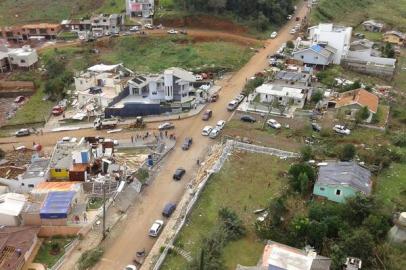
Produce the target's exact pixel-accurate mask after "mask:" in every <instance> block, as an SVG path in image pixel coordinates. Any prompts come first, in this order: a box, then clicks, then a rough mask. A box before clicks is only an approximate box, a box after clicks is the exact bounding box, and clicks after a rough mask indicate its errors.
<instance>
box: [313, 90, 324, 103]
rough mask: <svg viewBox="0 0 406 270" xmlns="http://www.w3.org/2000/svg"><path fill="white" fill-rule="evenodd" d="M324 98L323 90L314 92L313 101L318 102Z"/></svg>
mask: <svg viewBox="0 0 406 270" xmlns="http://www.w3.org/2000/svg"><path fill="white" fill-rule="evenodd" d="M322 99H323V92H322V91H320V90H317V91H316V92H314V93H313V95H312V102H314V103H317V102H319V101H320V100H322Z"/></svg>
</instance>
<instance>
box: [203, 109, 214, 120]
mask: <svg viewBox="0 0 406 270" xmlns="http://www.w3.org/2000/svg"><path fill="white" fill-rule="evenodd" d="M212 116H213V111H212V110H206V111H205V112H204V113H203V115H202V120H203V121H207V120H209V119H210V118H211V117H212Z"/></svg>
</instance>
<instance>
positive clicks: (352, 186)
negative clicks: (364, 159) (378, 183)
mask: <svg viewBox="0 0 406 270" xmlns="http://www.w3.org/2000/svg"><path fill="white" fill-rule="evenodd" d="M371 190H372V180H371V172H370V171H369V170H368V169H366V168H364V167H362V166H360V165H358V164H357V163H356V162H353V161H350V162H347V161H345V162H343V161H328V162H326V163H325V164H323V165H321V166H320V168H319V174H318V177H317V180H316V183H315V184H314V188H313V194H314V195H316V196H320V197H324V198H326V199H328V200H330V201H334V202H338V203H342V202H344V201H345V200H346V199H347V198H349V197H353V196H355V195H356V193H358V192H360V193H363V194H365V195H369V194H371Z"/></svg>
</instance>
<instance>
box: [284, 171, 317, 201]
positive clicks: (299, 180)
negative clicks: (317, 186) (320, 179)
mask: <svg viewBox="0 0 406 270" xmlns="http://www.w3.org/2000/svg"><path fill="white" fill-rule="evenodd" d="M289 174H290V176H291V181H290V184H291V187H292V189H293V190H294V191H297V192H300V193H301V194H302V195H306V194H307V191H308V189H309V186H310V185H313V184H314V180H315V178H316V173H315V171H314V169H313V168H312V167H311V166H310V165H309V164H307V163H297V164H293V165H292V166H291V167H290V169H289Z"/></svg>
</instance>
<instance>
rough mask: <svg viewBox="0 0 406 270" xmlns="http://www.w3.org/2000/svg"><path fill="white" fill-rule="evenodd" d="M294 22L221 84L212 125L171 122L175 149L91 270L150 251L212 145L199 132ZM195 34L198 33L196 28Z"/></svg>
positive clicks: (67, 267)
mask: <svg viewBox="0 0 406 270" xmlns="http://www.w3.org/2000/svg"><path fill="white" fill-rule="evenodd" d="M306 12H307V6H306V5H303V6H302V7H301V8H300V9H299V10H298V15H297V16H300V17H304V16H305V14H306ZM295 23H296V22H294V21H291V22H289V23H288V24H287V25H286V26H285V27H284V28H283V29H281V31H280V32H279V35H278V37H277V38H276V39H273V40H269V41H267V42H266V48H265V49H261V50H260V51H259V52H258V53H257V54H255V55H254V56H253V57H252V58H251V60H250V61H249V62H248V63H247V64H246V65H245V66H244V67H243V68H242V69H240V70H239V71H238V72H237V73H235V74H234V75H233V76H232V77H231V78H229V79H228V80H227V81H223V82H221V83H222V84H223V85H224V86H223V89H222V90H221V93H220V99H219V100H218V101H217V102H216V103H211V104H209V105H208V108H209V109H211V110H213V117H212V119H211V120H210V121H208V122H204V121H202V120H201V119H200V117H201V115H198V116H196V117H192V118H188V119H184V120H180V121H174V122H175V125H176V129H175V133H176V135H177V137H178V143H177V146H176V147H175V149H174V150H173V151H172V152H171V153H170V154H169V156H168V157H167V158H166V161H165V162H164V163H163V164H162V166H161V169H160V171H159V173H158V174H157V177H156V178H155V180H154V181H153V183H152V184H151V185H150V186H148V187H147V188H146V189H145V190H144V191H143V194H142V198H141V200H140V202H139V203H137V205H136V207H133V208H131V210H130V211H129V213H128V216H127V218H126V219H125V220H124V221H123V222H122V224H120V226H119V227H118V229H119V230H120V231H118V232H114V233H113V234H114V236H113V237H111V238H109V239H107V240H106V241H107V243H106V252H105V254H104V256H103V258H102V260H101V261H100V262H99V263H98V265H97V266H96V267H94V269H97V270H112V269H117V270H119V269H123V268H124V266H126V265H127V264H130V263H131V262H132V259H133V257H134V255H135V252H136V251H137V250H141V249H143V248H145V249H146V251H147V252H148V251H149V250H150V249H151V248H152V246H153V244H154V242H155V241H154V240H153V239H151V238H150V237H148V230H149V228H150V226H151V224H152V223H153V221H154V220H155V219H161V218H162V216H161V211H162V208H163V206H164V205H165V203H167V202H176V203H177V202H178V201H179V200H180V198H181V197H182V195H183V193H184V191H185V188H186V186H187V184H188V182H189V180H191V179H192V178H193V176H194V173H195V172H196V169H197V166H196V160H197V159H201V158H202V157H203V156H204V155H205V154H206V153H207V149H208V148H209V147H210V145H212V144H213V143H214V142H213V140H210V139H209V138H207V137H203V136H202V135H201V134H200V133H201V130H202V128H203V127H204V126H205V125H208V124H209V125H215V123H216V122H217V121H218V120H220V119H223V120H227V119H228V118H229V117H230V116H231V113H230V112H228V111H227V110H226V105H227V103H228V102H229V101H230V100H231V99H233V98H234V97H235V96H237V95H238V94H239V93H240V91H241V90H242V89H243V87H244V85H245V83H246V79H247V78H250V77H252V76H253V75H254V74H255V73H257V72H259V71H262V70H263V69H264V68H266V67H267V66H268V62H267V56H268V55H269V54H272V53H275V51H276V50H277V49H278V48H279V47H280V46H281V44H282V43H284V42H286V41H288V40H290V39H292V36H291V35H290V34H289V31H290V29H291V28H292V27H293V26H294V25H295ZM192 32H194V31H192ZM196 32H202V31H198V30H197V31H196ZM203 32H210V33H214V34H216V35H223V34H222V33H218V32H214V31H203ZM189 33H191V31H189ZM230 35H232V34H230ZM244 38H245V37H244ZM152 126H153V125H152ZM61 134H62V133H52V134H44V135H43V136H30V137H26V138H19V139H16V138H6V139H0V143H6V144H4V145H1V147H2V148H4V149H10V148H12V145H11V143H10V142H13V141H18V142H22V143H24V142H25V143H26V144H27V143H28V144H29V143H32V141H33V140H35V142H39V143H41V144H43V145H45V146H50V145H53V144H54V143H55V141H56V140H57V139H59V138H60V137H62V135H61ZM104 134H105V132H99V131H94V130H78V131H71V132H63V136H75V137H81V136H89V135H104ZM110 135H111V136H110ZM129 136H130V133H120V134H109V137H113V138H123V137H125V138H129ZM186 136H191V137H193V140H194V143H193V145H192V147H191V149H190V150H189V151H182V150H181V149H180V145H181V144H182V142H183V139H184V138H185V137H186ZM179 166H182V167H184V168H185V169H186V171H187V173H186V175H185V176H184V177H183V179H182V180H181V181H173V180H172V174H173V172H174V171H175V169H176V168H177V167H179ZM79 256H80V252H74V253H72V255H71V257H70V258H68V259H67V260H66V262H65V264H64V265H63V266H62V268H61V269H63V270H71V269H74V264H75V262H76V261H77V260H78V258H79Z"/></svg>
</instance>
